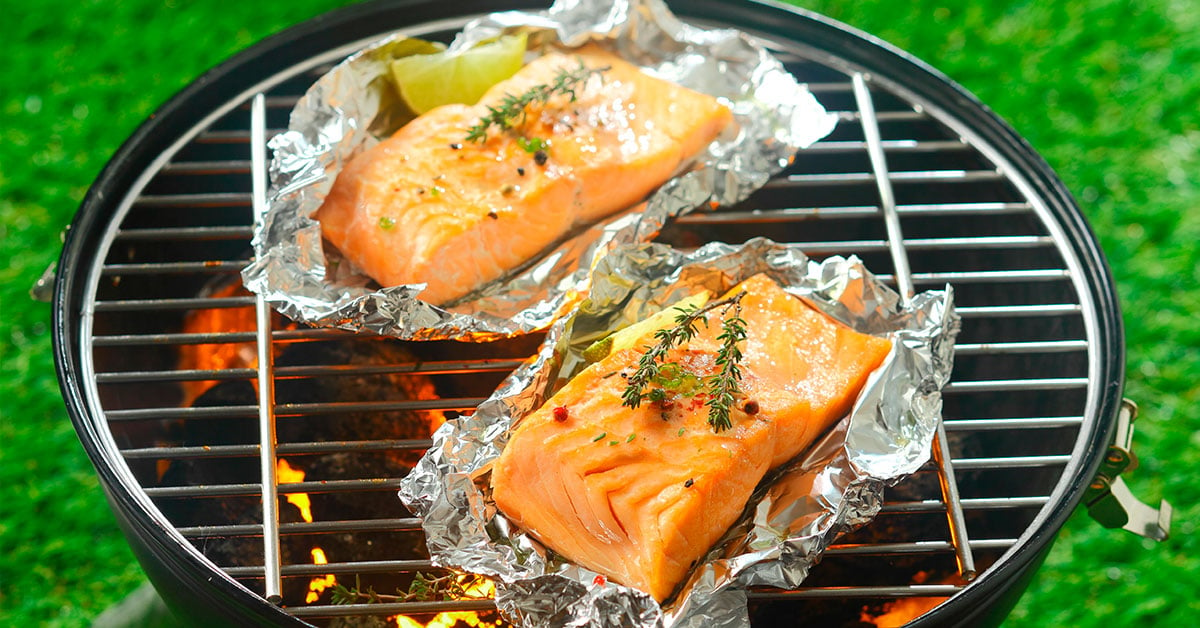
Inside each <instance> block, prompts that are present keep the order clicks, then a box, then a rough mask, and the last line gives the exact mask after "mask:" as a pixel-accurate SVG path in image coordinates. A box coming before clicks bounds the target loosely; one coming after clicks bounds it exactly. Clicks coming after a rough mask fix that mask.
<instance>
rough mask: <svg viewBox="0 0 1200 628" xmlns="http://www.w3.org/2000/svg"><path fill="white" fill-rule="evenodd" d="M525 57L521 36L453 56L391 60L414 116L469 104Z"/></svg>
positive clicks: (505, 76) (440, 55)
mask: <svg viewBox="0 0 1200 628" xmlns="http://www.w3.org/2000/svg"><path fill="white" fill-rule="evenodd" d="M524 57H525V34H524V33H522V34H520V35H505V36H503V37H500V38H499V39H496V40H494V41H490V42H487V43H484V44H480V45H478V46H476V47H474V48H471V49H470V50H466V51H464V52H460V53H457V54H450V53H448V52H437V53H434V54H422V55H414V56H410V57H404V58H401V59H396V60H395V61H392V65H391V69H392V80H393V81H395V83H396V87H397V88H398V89H399V91H400V97H401V98H403V99H404V102H405V103H407V104H408V106H409V107H410V108H412V110H413V111H414V112H415V113H417V114H422V113H425V112H427V111H429V110H430V109H433V108H434V107H440V106H442V105H449V104H452V103H461V104H465V105H473V104H475V103H477V102H479V99H480V97H482V96H483V94H484V92H486V91H487V90H488V88H490V87H491V86H493V85H495V84H496V83H499V82H500V81H503V80H504V79H506V78H508V77H510V76H512V75H513V74H516V73H517V70H519V69H521V65H522V63H523V61H524Z"/></svg>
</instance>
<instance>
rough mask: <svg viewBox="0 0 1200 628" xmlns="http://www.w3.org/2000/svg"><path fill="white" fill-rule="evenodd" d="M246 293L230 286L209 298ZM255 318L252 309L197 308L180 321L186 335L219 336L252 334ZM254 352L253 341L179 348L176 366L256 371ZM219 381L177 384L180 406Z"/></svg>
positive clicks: (255, 355)
mask: <svg viewBox="0 0 1200 628" xmlns="http://www.w3.org/2000/svg"><path fill="white" fill-rule="evenodd" d="M248 294H250V293H249V292H246V290H245V289H244V288H242V286H241V284H240V283H230V284H229V285H228V286H226V287H224V288H221V289H220V290H217V291H216V292H214V293H213V294H212V295H210V296H212V297H213V298H223V297H233V296H245V295H248ZM255 318H256V315H255V312H254V308H252V307H235V308H213V309H199V310H194V311H192V312H190V313H188V315H187V318H185V319H184V321H183V332H184V333H186V334H219V333H233V332H245V331H254V329H255V324H256V320H255ZM257 366H258V350H257V349H256V348H255V345H254V343H253V342H239V343H223V344H207V345H183V346H181V347H179V367H180V368H181V369H185V370H191V369H196V370H202V371H210V370H211V371H221V370H225V369H235V368H256V367H257ZM218 383H219V382H216V381H212V380H204V381H184V382H180V386H181V387H182V388H183V404H182V405H184V406H190V405H192V402H194V401H195V400H196V399H197V398H198V397H200V395H203V394H204V393H205V391H207V390H208V389H209V388H212V387H213V386H216V385H217V384H218Z"/></svg>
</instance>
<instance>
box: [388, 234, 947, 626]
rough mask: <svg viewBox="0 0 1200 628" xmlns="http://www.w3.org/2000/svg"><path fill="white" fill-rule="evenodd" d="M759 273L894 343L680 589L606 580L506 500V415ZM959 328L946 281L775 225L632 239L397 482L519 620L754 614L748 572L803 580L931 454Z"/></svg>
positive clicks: (683, 621)
mask: <svg viewBox="0 0 1200 628" xmlns="http://www.w3.org/2000/svg"><path fill="white" fill-rule="evenodd" d="M757 273H767V274H769V275H770V276H771V277H772V278H773V279H775V281H777V282H778V283H779V284H780V285H782V286H784V287H785V289H786V290H787V291H788V292H789V293H791V294H793V295H795V296H797V297H799V298H801V299H804V300H805V301H806V302H808V303H809V304H811V305H812V306H814V307H816V308H817V309H819V310H820V311H822V312H824V313H826V314H827V315H829V316H831V317H832V318H834V319H836V320H838V321H841V322H842V323H845V324H846V325H849V326H850V327H852V328H854V329H855V330H857V331H860V332H864V333H870V334H875V335H880V336H886V337H888V338H890V339H891V340H892V351H891V353H890V354H889V355H888V356H887V358H886V359H885V361H884V363H883V364H882V365H881V366H880V367H879V368H878V369H876V371H875V372H874V373H873V374H872V375H871V376H870V378H869V379H868V381H867V383H866V385H865V386H864V388H863V390H862V392H861V393H860V394H859V396H858V398H857V400H856V401H855V403H854V406H853V409H852V410H851V413H850V414H849V415H848V416H847V417H845V418H844V419H842V420H841V421H840V422H838V423H837V424H836V426H835V427H834V428H833V429H831V430H830V432H829V433H827V434H826V435H825V436H823V437H822V438H821V439H820V440H818V441H817V442H816V443H815V444H814V445H813V446H812V447H811V448H810V449H809V450H808V451H807V452H806V453H805V454H803V456H802V457H801V458H799V459H797V460H796V461H793V462H792V463H791V464H789V465H786V466H785V468H783V469H780V470H777V471H776V472H774V473H773V474H772V475H771V476H770V477H768V478H767V479H766V480H764V482H763V483H762V484H761V485H760V487H759V489H758V490H757V491H756V492H755V494H754V496H753V497H752V498H751V500H750V502H749V503H748V504H747V509H746V513H745V514H744V516H743V519H742V520H741V521H740V522H739V523H738V524H737V525H735V526H734V527H733V528H731V530H730V531H729V533H728V534H727V535H726V536H725V537H724V539H723V540H722V541H721V542H719V543H718V544H717V546H716V547H714V548H713V549H712V551H711V552H710V553H709V554H708V556H707V558H706V559H705V560H704V561H703V562H702V563H701V564H700V565H699V566H698V567H697V568H696V569H695V571H694V572H693V573H692V574H691V576H690V578H689V579H688V581H687V583H686V585H685V586H684V587H683V589H682V592H681V593H680V594H679V595H678V596H676V597H675V598H674V599H673V600H669V601H668V604H667V605H666V606H660V605H659V604H657V603H656V602H655V601H654V600H653V599H652V598H651V597H650V596H648V595H647V594H645V593H642V592H640V591H637V590H634V589H631V588H627V587H623V586H620V585H617V584H615V583H612V582H608V581H606V580H605V579H604V578H603V577H600V576H599V575H598V574H596V573H594V572H591V571H588V570H587V569H583V568H581V567H579V566H576V565H572V564H571V563H569V562H567V561H565V560H564V559H563V558H562V557H560V556H558V555H556V554H554V553H553V552H551V551H548V550H547V549H546V548H544V547H543V546H542V545H541V544H540V543H539V542H538V541H537V540H536V539H534V538H532V537H531V536H529V535H527V534H525V533H523V532H522V531H521V530H519V529H517V528H516V527H515V526H514V525H513V524H512V523H511V522H509V521H508V520H507V519H506V518H505V517H504V515H503V514H502V513H500V512H498V511H497V509H496V508H495V505H494V503H493V502H492V501H491V500H490V496H489V490H488V473H487V472H488V469H489V466H490V464H491V462H492V461H493V460H494V459H495V458H496V457H497V456H498V455H499V454H500V452H501V451H502V450H503V448H504V447H505V444H506V442H507V430H508V428H509V426H510V425H511V424H512V423H513V421H515V420H516V419H517V418H519V417H521V416H524V415H525V414H527V413H529V412H531V411H532V410H534V409H536V408H538V407H539V406H541V405H542V404H543V403H544V402H545V400H546V399H547V398H549V397H550V396H551V394H553V392H554V391H555V390H557V388H558V386H559V385H560V384H562V383H563V382H564V381H565V380H566V379H568V378H569V377H570V376H571V375H572V374H574V373H575V372H577V371H578V370H580V369H581V367H582V366H583V365H584V364H583V358H582V356H581V355H580V354H581V352H582V351H583V349H585V348H586V347H587V346H589V345H590V344H591V343H592V342H594V341H595V340H598V339H600V338H603V337H604V336H605V335H607V334H608V333H610V332H611V331H613V330H616V329H619V328H621V327H624V326H626V325H628V324H629V323H631V322H634V321H637V320H640V319H643V318H645V317H647V316H648V315H650V314H652V313H654V312H656V311H658V310H660V309H662V308H664V307H666V306H668V305H670V304H672V303H674V302H675V301H677V300H678V299H680V298H682V297H684V296H687V295H689V294H692V293H694V292H697V291H699V290H700V289H702V288H704V289H709V290H712V291H714V292H716V293H718V294H719V293H722V292H724V291H725V290H727V289H729V288H731V287H732V286H733V285H735V284H736V283H738V282H740V281H742V280H744V279H746V278H748V277H750V276H752V275H755V274H757ZM958 329H959V318H958V316H957V315H956V314H955V313H954V305H953V293H952V291H951V289H950V287H949V286H947V287H946V289H945V290H942V291H929V292H923V293H921V294H918V295H916V296H915V297H914V298H913V299H912V300H911V301H910V302H909V303H904V302H903V301H902V300H901V299H900V298H899V296H898V295H897V294H896V293H895V292H894V291H893V290H891V289H890V288H888V287H887V286H885V285H883V284H882V283H880V282H879V281H878V280H876V278H875V277H874V276H873V275H871V273H870V272H868V271H867V270H866V269H865V268H863V266H862V264H861V262H859V260H858V259H856V258H854V257H851V258H848V259H843V258H840V257H833V258H829V259H827V260H825V261H824V262H821V263H817V262H814V261H811V260H809V259H808V258H807V257H805V255H804V254H803V253H802V252H801V251H800V250H799V249H797V248H794V247H790V246H786V245H781V244H776V243H774V242H771V241H769V240H765V239H755V240H752V241H750V242H748V243H746V244H745V245H742V246H739V247H732V246H729V245H726V244H720V243H714V244H710V245H708V246H705V247H703V248H701V249H699V250H696V251H694V252H692V253H683V252H680V251H678V250H675V249H672V248H670V247H666V246H662V245H658V244H641V245H631V246H629V247H623V248H621V249H618V250H616V251H614V252H613V253H611V254H610V255H608V256H607V257H605V258H604V259H603V260H602V261H601V262H600V263H599V264H598V266H597V268H596V270H595V273H594V276H593V280H592V285H591V289H590V291H589V293H588V295H587V298H586V299H584V300H583V301H582V302H581V303H580V304H579V306H578V308H577V309H576V310H575V312H574V314H573V315H572V316H570V317H568V318H564V319H562V320H560V321H558V322H556V323H555V324H554V325H553V326H552V327H551V328H550V331H549V332H548V335H547V338H546V340H545V342H544V344H543V345H542V349H541V350H540V352H539V353H538V355H537V356H536V357H534V358H532V359H531V360H530V361H529V362H528V363H526V364H525V365H523V366H522V367H521V368H519V369H518V370H516V371H515V372H514V373H513V374H512V375H511V376H510V377H509V378H508V379H507V380H505V382H504V383H503V384H502V385H501V386H500V387H499V389H498V390H497V391H496V392H495V393H494V394H493V395H492V396H491V397H490V398H489V399H488V400H487V401H486V402H484V403H483V404H481V405H480V406H479V408H478V410H477V411H476V412H475V413H474V414H473V415H471V416H469V417H463V418H460V419H457V420H454V421H449V422H447V423H446V424H445V425H443V426H442V427H441V428H440V429H439V430H438V431H437V433H435V434H434V437H433V446H432V447H431V448H430V449H429V451H428V452H427V453H426V454H425V456H424V457H423V458H422V459H421V461H420V462H419V463H418V465H417V466H416V468H415V469H414V470H413V472H412V473H411V474H409V475H408V477H406V478H405V479H404V481H403V484H402V488H401V490H400V497H401V499H402V500H403V501H404V503H405V504H406V505H407V506H408V507H409V508H410V509H411V510H412V511H413V512H414V513H415V514H416V515H418V516H420V517H421V518H422V521H423V527H424V530H425V534H426V538H427V542H428V545H429V550H430V555H431V556H432V558H433V561H434V562H435V563H436V564H438V565H442V566H446V567H451V568H456V569H461V570H465V571H470V572H474V573H479V574H485V575H488V576H491V577H493V578H495V579H496V581H497V582H496V585H497V594H496V601H497V604H498V605H499V607H500V609H501V611H502V612H504V613H505V614H506V615H507V616H508V617H509V618H510V619H511V620H513V621H514V622H516V623H518V624H520V625H524V626H585V625H586V626H610V625H611V626H618V625H620V626H640V627H646V628H649V627H651V626H663V627H672V628H674V627H682V626H696V627H700V626H703V627H704V628H716V627H718V626H720V627H734V626H748V625H749V617H748V614H747V607H746V596H745V593H744V589H745V587H747V586H750V585H766V586H774V587H780V588H794V587H796V585H798V584H799V583H800V582H801V581H803V580H804V578H805V577H806V576H807V574H808V571H809V569H810V567H812V566H813V564H814V563H815V562H816V560H817V559H818V557H819V556H820V555H821V552H822V551H823V550H824V549H825V548H826V547H827V546H828V545H829V544H830V543H832V542H833V540H834V539H835V538H836V537H837V536H838V535H839V534H841V533H842V532H845V531H848V530H851V529H853V528H855V527H858V526H861V525H863V524H865V523H866V522H868V521H870V519H871V518H872V517H874V516H875V514H876V513H877V512H878V511H879V508H880V505H881V504H882V502H883V490H884V488H885V487H886V486H887V485H889V484H894V483H895V482H896V481H898V480H899V479H900V478H902V477H903V476H905V475H907V474H910V473H912V472H914V471H916V470H917V468H918V467H920V466H921V465H922V464H924V463H925V462H926V461H927V460H928V458H929V455H930V447H931V443H932V441H933V435H934V433H935V432H936V428H937V423H938V421H940V420H941V389H942V387H943V386H945V384H946V382H947V381H949V378H950V372H951V370H952V368H953V351H954V338H955V336H956V335H957V333H958Z"/></svg>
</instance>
